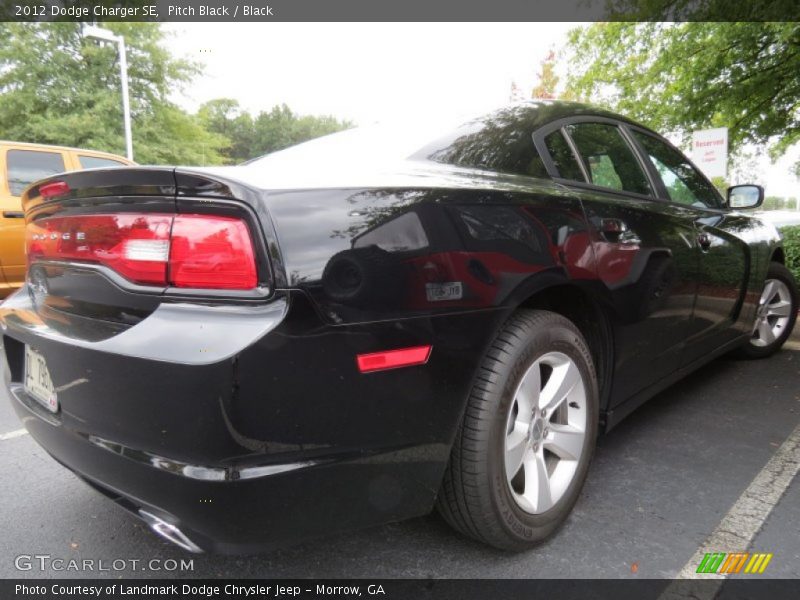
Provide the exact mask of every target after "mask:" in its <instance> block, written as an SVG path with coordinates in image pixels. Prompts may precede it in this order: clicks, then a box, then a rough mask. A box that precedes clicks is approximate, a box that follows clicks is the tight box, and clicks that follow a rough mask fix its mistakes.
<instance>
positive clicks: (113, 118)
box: [0, 22, 227, 164]
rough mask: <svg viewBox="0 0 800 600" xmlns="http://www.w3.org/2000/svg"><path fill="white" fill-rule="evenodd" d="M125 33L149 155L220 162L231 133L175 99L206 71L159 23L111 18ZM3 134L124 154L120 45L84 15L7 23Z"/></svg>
mask: <svg viewBox="0 0 800 600" xmlns="http://www.w3.org/2000/svg"><path fill="white" fill-rule="evenodd" d="M104 27H107V28H109V29H111V30H112V31H114V32H115V33H117V34H122V35H124V36H125V43H126V46H127V49H128V75H129V87H130V98H131V120H132V124H133V149H134V156H135V159H136V160H137V161H138V162H140V163H154V164H165V163H167V164H170V163H171V164H176V163H177V164H214V163H218V162H220V161H221V160H222V156H221V154H220V151H221V150H222V149H223V148H224V147H225V145H226V143H227V141H226V139H225V138H224V137H222V136H220V135H217V134H214V133H210V132H209V131H207V130H206V129H205V128H204V127H203V126H202V123H201V122H200V120H199V119H197V118H196V117H194V116H192V115H189V114H187V113H186V112H185V111H184V110H182V109H181V108H180V107H178V106H177V105H176V104H174V103H173V102H172V101H171V100H170V96H171V95H173V94H174V93H175V92H176V90H177V91H180V90H181V89H182V86H183V85H184V84H185V83H186V82H188V81H189V80H190V79H191V78H192V77H194V76H195V75H197V74H198V73H199V67H198V66H197V65H196V64H194V63H191V62H187V61H184V60H178V59H175V58H173V57H172V56H170V54H169V52H168V51H167V50H166V49H165V48H164V46H163V44H162V42H163V38H164V34H163V32H162V30H161V28H160V26H159V25H158V24H155V23H110V22H109V23H104ZM0 39H2V40H3V43H2V45H0V138H4V139H11V140H16V141H28V142H39V143H51V144H64V145H69V146H78V147H81V148H89V149H94V150H105V151H109V152H115V153H118V154H122V153H124V150H125V142H124V131H123V127H122V106H121V98H120V81H119V68H118V64H117V49H116V46H115V45H109V44H105V43H102V42H99V41H96V40H92V39H87V38H84V37H83V36H82V35H81V32H80V25H79V24H78V23H0Z"/></svg>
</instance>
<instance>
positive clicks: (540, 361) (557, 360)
mask: <svg viewBox="0 0 800 600" xmlns="http://www.w3.org/2000/svg"><path fill="white" fill-rule="evenodd" d="M586 408H587V407H586V387H585V386H584V383H583V377H581V373H580V370H579V369H578V366H577V365H576V364H575V362H574V361H573V360H572V359H571V358H570V357H569V356H567V355H566V354H563V353H561V352H548V353H546V354H544V355H542V356H540V357H539V358H537V359H536V361H535V362H534V363H533V364H532V365H531V366H530V367H529V368H528V370H527V371H526V372H525V374H524V375H523V376H522V380H521V381H520V384H519V386H518V387H517V390H516V392H515V393H514V400H513V402H512V403H511V408H510V410H509V414H508V419H507V421H506V439H505V471H506V480H507V481H508V486H509V489H510V490H511V495H512V496H513V497H514V500H515V501H516V503H517V504H518V505H519V507H520V508H521V509H522V510H524V511H525V512H528V513H532V514H541V513H543V512H546V511H547V510H549V509H551V508H552V507H553V506H554V505H555V504H556V503H557V502H558V501H559V500H560V499H561V497H562V496H563V495H564V493H565V492H566V491H567V488H568V487H569V484H570V483H571V482H572V479H573V478H574V476H575V472H576V471H577V469H578V464H579V462H580V458H581V455H582V454H583V446H584V438H585V437H586V425H587V423H586V415H587V412H586Z"/></svg>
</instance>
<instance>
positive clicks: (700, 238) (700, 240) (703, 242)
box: [697, 233, 711, 252]
mask: <svg viewBox="0 0 800 600" xmlns="http://www.w3.org/2000/svg"><path fill="white" fill-rule="evenodd" d="M697 245H698V246H700V250H702V251H703V252H708V249H709V248H710V247H711V236H710V235H708V234H707V233H698V234H697Z"/></svg>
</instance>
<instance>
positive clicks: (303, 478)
mask: <svg viewBox="0 0 800 600" xmlns="http://www.w3.org/2000/svg"><path fill="white" fill-rule="evenodd" d="M762 199H763V190H762V189H761V188H759V187H757V186H735V187H733V188H731V189H729V190H728V194H727V197H726V198H723V197H722V196H720V195H719V193H718V192H717V191H716V189H715V188H714V187H713V186H712V185H711V184H710V183H709V182H708V180H707V179H706V178H705V177H704V176H703V175H702V174H701V173H700V172H699V171H698V170H697V169H696V168H695V167H694V166H693V165H692V164H691V163H690V162H689V161H688V160H687V159H686V158H685V157H684V156H683V154H681V153H680V152H679V151H678V150H677V149H675V148H674V147H673V146H672V145H670V144H669V143H668V142H667V141H665V140H664V139H663V138H662V137H660V136H659V135H657V134H655V133H653V132H652V131H649V130H647V129H645V128H644V127H641V126H639V125H637V124H636V123H633V122H631V121H630V120H628V119H625V118H623V117H620V116H617V115H614V114H611V113H608V112H604V111H602V110H598V109H595V108H592V107H588V106H583V105H577V104H565V103H557V102H532V103H523V104H519V105H514V106H510V107H506V108H502V109H500V110H497V111H495V112H493V113H491V114H488V115H485V116H482V117H480V118H476V119H472V120H470V121H468V122H467V123H465V124H463V125H461V126H458V127H455V128H451V129H449V130H447V131H443V132H442V133H441V134H434V133H431V131H430V130H428V133H427V138H426V139H422V140H420V139H419V138H418V137H415V134H413V132H412V130H410V129H404V128H399V129H392V128H391V127H388V128H387V127H371V128H365V129H363V130H352V131H347V132H343V133H340V134H336V135H332V136H329V137H326V138H322V139H319V140H316V141H312V142H308V143H306V144H302V145H300V146H296V147H294V148H290V149H287V150H285V151H282V152H278V153H276V154H273V155H269V156H266V157H263V158H260V159H256V160H254V161H251V162H250V163H247V164H245V165H242V166H239V167H227V168H217V169H188V168H140V167H132V168H124V169H114V170H94V171H83V172H75V173H65V174H62V175H57V176H53V177H50V178H48V179H46V180H43V181H40V182H37V183H35V184H33V185H32V186H31V187H30V188H28V190H27V192H26V194H25V197H24V198H23V204H24V210H25V218H26V223H27V230H26V244H27V260H28V275H27V281H26V284H25V285H24V287H23V288H22V289H20V290H19V291H18V292H17V293H16V294H14V295H13V296H11V297H10V298H9V299H8V300H7V301H6V302H5V303H4V304H3V305H2V308H0V323H1V324H2V344H3V351H4V356H5V359H6V360H5V361H4V365H3V367H4V378H5V382H6V385H7V387H8V389H9V391H10V396H11V398H12V403H13V405H14V409H15V411H16V412H17V414H18V415H19V416H20V418H21V419H22V421H23V423H24V424H25V427H27V429H28V430H29V431H30V434H31V435H32V436H33V438H34V439H35V440H36V441H37V442H38V443H39V444H41V446H42V447H43V448H45V449H46V450H47V452H49V453H50V454H51V455H52V456H53V457H54V458H55V459H56V460H57V461H59V462H61V463H62V464H63V465H65V466H66V467H67V468H69V469H71V470H72V471H74V472H75V473H76V474H77V475H78V476H79V477H81V478H82V479H84V480H85V481H86V482H87V483H89V484H90V485H91V486H93V487H95V488H96V489H98V490H99V491H101V492H103V493H104V494H106V495H108V496H109V497H111V498H113V499H114V500H116V501H117V502H118V503H119V504H121V505H122V506H123V507H125V508H127V509H129V510H130V511H132V512H133V513H135V514H137V515H138V516H139V517H141V518H142V519H144V520H145V521H146V522H147V523H148V524H149V525H150V526H151V527H152V528H153V530H154V531H155V532H157V533H159V534H160V535H162V536H164V537H166V538H168V539H170V540H172V541H173V542H175V543H177V544H179V545H180V546H182V547H184V548H186V549H189V550H194V551H198V550H201V549H203V550H214V551H221V552H234V551H252V550H257V549H261V548H264V547H267V546H269V545H272V544H279V543H286V542H287V541H297V540H300V539H304V538H307V537H309V536H313V535H318V534H321V533H326V532H331V531H339V530H345V529H348V528H353V527H361V526H366V525H371V524H377V523H384V522H389V521H396V520H399V519H405V518H408V517H413V516H415V515H422V514H425V513H427V512H429V511H430V510H431V509H432V508H433V507H434V506H437V507H438V509H439V511H440V512H441V513H442V515H443V516H444V518H445V519H446V520H447V521H448V522H449V523H451V524H452V525H453V526H454V527H455V528H456V529H458V530H459V531H461V532H463V533H464V534H466V535H469V536H472V537H474V538H476V539H478V540H482V541H484V542H486V543H488V544H491V545H493V546H496V547H499V548H504V549H510V550H521V549H525V548H528V547H530V546H531V545H533V544H535V543H537V542H539V541H541V540H543V539H545V538H546V537H547V536H549V535H550V534H552V533H553V532H554V531H555V530H556V529H557V527H558V526H559V525H560V524H561V523H562V522H563V521H564V520H565V519H566V518H567V515H568V514H569V512H570V510H571V508H572V506H573V505H574V504H575V502H576V500H577V498H578V495H579V493H580V490H581V486H582V484H583V482H584V480H585V478H586V474H587V469H588V467H589V462H590V459H591V456H592V451H593V447H594V445H595V440H596V436H597V435H598V432H600V431H604V430H607V429H609V428H610V427H612V426H614V425H615V424H616V423H618V422H619V421H620V419H622V418H623V417H624V416H625V415H626V414H628V413H630V412H631V411H632V410H633V409H634V408H636V407H637V406H638V405H640V404H641V403H642V402H643V401H644V400H646V399H647V398H648V397H650V396H653V395H654V394H655V393H657V392H658V391H659V390H661V389H663V388H664V387H666V386H667V385H669V384H671V383H672V382H674V381H676V380H678V379H679V378H681V377H683V376H684V375H686V374H687V373H689V372H690V371H692V370H694V369H696V368H698V367H700V366H701V365H703V364H704V363H706V362H708V361H709V360H711V359H713V358H714V357H717V356H719V355H721V354H723V353H727V352H731V351H736V352H738V353H739V354H741V355H743V356H745V357H750V358H759V357H765V356H769V355H770V354H772V353H774V352H776V351H777V350H778V349H779V348H780V347H781V345H782V344H783V343H784V341H785V340H786V339H787V337H788V336H789V334H790V332H791V329H792V327H793V326H794V321H795V318H796V315H797V308H798V292H797V287H796V284H795V281H794V280H793V278H792V275H791V274H790V272H789V271H788V270H787V269H786V268H785V267H784V265H783V262H784V253H783V249H782V247H781V241H780V237H779V235H778V233H777V232H776V230H775V229H774V227H772V226H771V225H768V224H765V223H763V222H761V221H759V220H757V219H755V218H752V217H750V216H748V215H746V214H745V213H743V212H741V209H743V208H748V207H754V206H757V205H758V204H760V202H761V201H762Z"/></svg>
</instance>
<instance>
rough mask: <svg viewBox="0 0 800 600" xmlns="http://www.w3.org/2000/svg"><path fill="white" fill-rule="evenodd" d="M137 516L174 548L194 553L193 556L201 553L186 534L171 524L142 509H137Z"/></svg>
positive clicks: (198, 547)
mask: <svg viewBox="0 0 800 600" xmlns="http://www.w3.org/2000/svg"><path fill="white" fill-rule="evenodd" d="M139 516H140V517H141V518H142V520H143V521H144V522H145V523H147V526H148V527H150V529H152V530H153V532H155V534H156V535H159V536H161V537H162V538H164V539H165V540H168V541H170V542H172V543H173V544H175V545H176V546H178V547H180V548H183V549H184V550H187V551H189V552H194V553H195V554H200V553H202V552H203V550H202V549H201V548H200V546H198V545H197V544H195V543H194V542H193V541H192V540H190V539H189V538H188V537H186V534H185V533H183V532H182V531H181V530H180V529H178V528H177V527H175V525H173V524H172V523H167V522H166V521H165V520H164V519H162V518H161V517H157V516H155V515H154V514H152V513H149V512H147V511H146V510H142V509H139Z"/></svg>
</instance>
